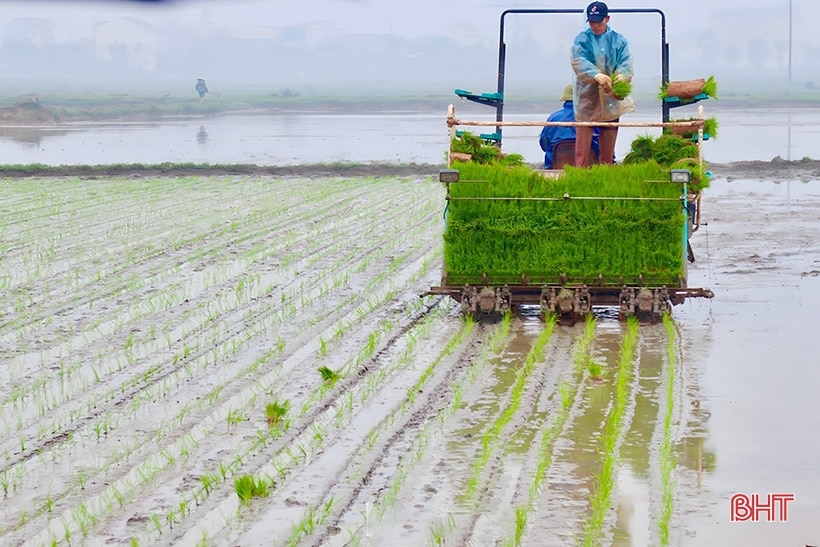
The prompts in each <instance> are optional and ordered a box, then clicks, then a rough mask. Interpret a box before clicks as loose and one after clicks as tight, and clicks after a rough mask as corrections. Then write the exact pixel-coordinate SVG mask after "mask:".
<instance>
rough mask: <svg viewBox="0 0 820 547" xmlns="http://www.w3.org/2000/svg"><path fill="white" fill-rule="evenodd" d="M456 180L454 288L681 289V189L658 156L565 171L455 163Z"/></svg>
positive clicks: (451, 210) (450, 245)
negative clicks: (642, 282) (552, 175)
mask: <svg viewBox="0 0 820 547" xmlns="http://www.w3.org/2000/svg"><path fill="white" fill-rule="evenodd" d="M457 167H458V169H459V171H460V181H459V182H456V183H450V186H449V192H450V201H449V204H448V210H447V227H446V231H445V234H444V259H445V268H446V272H445V273H446V282H447V283H448V284H454V285H457V284H463V283H472V284H474V283H481V282H482V281H483V274H486V275H487V277H488V278H489V281H490V282H492V283H520V282H521V280H522V276H525V277H526V278H527V279H528V280H530V282H533V283H557V282H558V281H559V279H560V276H561V275H562V274H566V275H567V276H569V277H570V278H571V279H572V280H574V281H585V282H590V283H592V282H596V283H597V282H598V276H599V275H600V276H603V280H604V282H605V283H615V284H621V283H623V282H624V281H627V282H630V283H633V282H635V281H636V280H637V279H638V277H639V276H643V277H644V279H646V280H651V281H652V282H655V283H658V284H667V285H673V286H677V285H678V284H679V283H680V277H681V276H682V275H683V273H684V272H683V259H682V257H683V245H684V240H683V228H684V219H685V217H684V210H683V202H682V196H683V188H682V186H681V185H680V184H673V183H670V182H669V173H668V170H666V169H664V168H662V167H660V166H659V165H657V164H656V163H654V162H644V163H640V164H634V165H616V166H606V165H598V166H593V167H592V168H590V169H575V168H569V167H568V168H566V170H565V175H564V176H563V177H560V178H558V179H548V178H545V177H543V176H542V175H540V174H539V173H538V172H536V171H532V170H530V169H529V168H528V167H526V166H517V167H508V166H500V165H481V164H477V163H472V162H469V163H459V164H457Z"/></svg>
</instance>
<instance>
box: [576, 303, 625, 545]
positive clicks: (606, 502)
mask: <svg viewBox="0 0 820 547" xmlns="http://www.w3.org/2000/svg"><path fill="white" fill-rule="evenodd" d="M637 341H638V321H637V319H635V318H634V317H630V318H629V319H628V321H627V324H626V332H625V333H624V337H623V341H622V342H621V347H620V353H619V356H618V363H617V365H618V370H617V377H616V378H615V390H614V398H613V400H612V403H611V405H610V407H609V413H608V415H607V417H606V421H605V422H604V426H603V431H602V432H601V436H602V441H603V442H602V444H603V447H602V450H603V451H602V455H601V456H602V458H601V467H600V469H599V470H598V473H597V475H596V477H595V484H594V489H593V491H592V495H591V496H590V500H589V502H590V516H589V520H588V521H587V526H586V529H585V531H584V532H585V533H584V544H585V545H599V544H600V543H601V534H602V531H603V526H604V521H605V519H606V518H607V514H608V513H610V509H611V506H612V502H611V500H612V493H613V491H614V489H615V482H616V480H617V468H618V465H617V461H618V449H619V446H620V443H621V442H622V441H623V436H624V431H625V425H626V424H625V415H624V413H625V411H626V408H627V405H628V404H629V403H630V400H631V399H632V398H633V397H634V390H635V389H636V388H635V386H634V385H631V384H632V378H633V373H632V369H633V367H634V362H633V361H634V358H635V348H636V346H637ZM631 392H632V394H630V393H631Z"/></svg>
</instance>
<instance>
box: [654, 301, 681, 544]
mask: <svg viewBox="0 0 820 547" xmlns="http://www.w3.org/2000/svg"><path fill="white" fill-rule="evenodd" d="M663 325H664V327H665V328H666V333H667V336H668V342H667V344H666V360H667V361H666V370H664V373H663V375H662V376H663V379H664V391H665V393H664V395H665V397H664V398H663V399H662V400H665V401H666V407H665V408H664V409H663V422H662V423H663V430H662V438H661V446H660V450H659V454H658V459H659V460H660V475H661V495H660V498H661V499H660V514H659V515H658V517H657V523H658V524H657V525H658V540H659V542H660V545H669V532H670V529H669V525H670V521H671V519H672V511H673V509H674V500H673V497H672V496H673V491H674V488H675V485H674V484H673V483H672V472H673V471H674V469H675V465H676V463H677V462H676V460H675V455H674V454H673V452H672V414H673V412H674V410H675V375H676V372H675V371H676V368H677V364H678V358H677V354H676V352H675V347H676V346H675V323H674V322H673V321H672V317H671V316H670V315H669V314H666V315H664V317H663Z"/></svg>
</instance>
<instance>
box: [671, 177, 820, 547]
mask: <svg viewBox="0 0 820 547" xmlns="http://www.w3.org/2000/svg"><path fill="white" fill-rule="evenodd" d="M763 177H765V174H763ZM708 195H709V199H708V202H707V203H706V205H705V207H704V215H705V216H706V221H707V222H708V226H705V227H704V228H702V231H700V232H698V233H697V234H695V236H694V238H693V242H694V246H695V253H696V254H697V256H698V262H696V264H695V265H694V267H693V268H692V269H691V270H690V277H691V280H690V284H692V285H693V286H702V285H705V286H709V287H711V288H712V289H713V290H714V291H715V293H716V296H715V299H714V300H713V301H711V302H695V301H691V302H690V303H687V304H686V305H684V306H682V307H681V309H680V310H679V311H678V312H677V314H676V315H677V323H678V325H679V329H680V337H681V340H682V348H683V354H684V363H683V367H682V370H681V374H683V375H684V376H685V377H686V380H685V382H684V383H685V385H686V389H687V391H686V392H685V393H686V394H685V396H686V398H687V399H688V411H689V415H688V416H687V418H686V420H687V425H686V427H685V428H684V431H683V438H684V439H685V440H686V441H687V446H685V447H682V448H683V449H684V453H683V454H681V455H682V458H683V460H684V461H687V462H691V461H692V460H693V459H694V460H695V464H696V465H695V466H694V468H695V469H700V470H701V471H700V472H699V473H694V474H691V476H687V477H686V479H685V481H683V482H682V483H681V484H679V485H678V486H679V497H678V499H679V503H680V507H681V515H680V517H679V518H681V519H682V524H683V525H684V528H685V531H686V533H685V534H684V537H683V538H682V543H683V544H687V545H787V544H789V545H805V544H811V545H816V544H818V543H820V527H818V524H817V520H816V516H817V514H819V513H820V494H818V492H820V473H818V472H817V453H818V450H820V444H818V443H819V441H818V437H817V431H818V428H820V415H818V412H817V402H816V401H817V389H818V388H817V386H818V385H820V384H818V382H820V368H819V367H818V364H820V358H819V357H818V355H820V338H819V337H818V336H817V324H816V323H817V310H818V308H819V307H820V243H818V242H819V241H820V222H818V221H820V182H817V181H814V182H809V183H803V182H794V181H791V182H790V181H781V182H770V181H765V182H761V181H751V180H737V181H732V182H726V181H724V180H717V181H715V183H714V184H713V187H712V188H710V189H709V190H708ZM735 493H745V494H752V493H759V494H761V495H766V494H768V493H789V494H791V493H793V494H794V495H795V500H794V501H793V502H791V503H789V505H788V522H785V523H767V522H758V523H751V522H734V523H733V522H730V505H729V499H730V497H731V496H732V495H733V494H735ZM761 516H762V517H763V520H765V514H761Z"/></svg>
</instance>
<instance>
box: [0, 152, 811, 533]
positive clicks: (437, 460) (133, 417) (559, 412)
mask: <svg viewBox="0 0 820 547" xmlns="http://www.w3.org/2000/svg"><path fill="white" fill-rule="evenodd" d="M386 169H387V168H386ZM425 169H426V168H420V172H419V173H418V174H416V175H407V176H402V177H398V176H388V172H387V171H386V172H384V173H381V174H380V176H349V175H339V176H332V175H328V174H327V173H325V172H323V173H322V176H314V177H309V176H299V177H297V176H271V175H269V174H247V175H225V174H220V175H214V176H208V175H198V176H166V177H162V178H154V177H138V176H128V177H110V176H96V177H90V178H77V177H71V176H65V177H52V178H13V179H5V180H2V181H0V207H2V217H3V220H4V221H3V224H2V227H1V228H0V230H2V232H1V233H2V240H1V241H2V245H3V259H2V262H0V286H2V299H3V300H2V302H0V324H2V328H0V362H2V367H0V374H2V378H3V382H0V407H2V416H3V420H2V430H0V486H2V488H3V502H2V504H0V543H2V544H3V545H52V544H61V545H69V544H71V545H101V544H110V545H243V546H253V545H408V546H410V545H428V544H429V545H442V544H446V545H564V544H577V543H580V544H589V545H599V544H602V545H609V544H612V545H725V544H745V545H771V544H797V545H805V544H812V545H813V544H818V543H820V531H818V527H817V525H816V518H815V515H816V514H817V512H818V510H820V495H818V494H817V492H818V491H820V474H818V473H817V472H816V451H817V446H816V444H817V440H816V434H815V432H816V431H817V430H818V426H820V423H818V421H820V419H819V418H818V413H817V412H816V408H817V405H816V402H815V400H816V397H815V394H816V390H817V385H818V380H820V372H818V367H817V364H818V354H820V339H818V337H817V336H816V333H815V331H816V328H815V326H814V322H815V317H816V310H817V309H818V305H820V243H818V241H820V222H818V221H820V183H818V180H817V179H818V177H817V176H816V174H815V171H814V169H815V166H814V164H813V163H811V162H803V163H801V162H791V163H789V162H785V163H783V162H775V163H772V162H762V163H740V164H716V165H715V166H714V167H713V171H714V173H715V179H714V180H713V182H712V186H711V187H710V188H709V189H707V190H706V191H705V193H704V201H703V219H702V220H703V222H704V225H703V226H702V227H701V229H700V230H699V231H698V232H697V233H696V234H695V235H694V236H693V238H692V246H693V250H694V252H695V255H696V259H697V260H696V262H695V263H694V264H692V265H691V266H690V271H689V277H690V278H689V285H690V286H693V287H700V286H704V287H709V288H711V289H712V290H713V291H714V292H715V298H714V299H712V300H690V301H688V302H686V303H684V304H683V305H681V306H677V307H675V309H674V314H673V318H672V320H671V321H667V322H666V323H663V324H657V325H637V324H632V323H626V322H618V321H617V319H615V318H614V317H613V315H612V313H610V312H609V311H608V310H605V309H601V310H598V313H597V314H596V316H595V317H594V318H592V319H591V320H590V321H588V322H587V323H585V324H582V323H579V324H576V325H561V324H555V323H553V322H550V321H548V322H543V321H541V320H540V319H539V318H538V316H537V312H536V311H535V310H527V309H523V310H521V311H520V313H518V314H517V315H515V316H513V317H510V318H508V319H507V320H503V321H498V322H495V323H478V324H476V323H473V322H470V321H465V320H464V319H462V318H461V317H460V316H459V313H458V308H457V305H456V304H455V303H454V302H452V301H449V300H447V299H443V298H438V297H424V298H421V297H419V295H420V294H421V293H423V292H424V291H425V290H426V289H427V288H429V287H430V286H432V285H436V284H438V282H439V276H440V268H441V256H442V248H441V229H442V226H443V220H442V214H443V205H444V190H443V188H441V186H440V185H439V183H438V182H436V181H435V180H433V178H431V177H430V176H428V175H426V174H425ZM320 369H321V370H320ZM735 494H748V495H752V494H759V495H760V496H761V497H765V496H766V495H768V494H789V495H793V497H794V499H793V500H792V501H788V502H786V505H787V514H786V515H785V517H786V518H785V519H783V518H780V517H781V515H780V513H778V514H777V515H773V517H776V518H772V519H771V520H775V521H776V522H767V520H768V519H767V517H768V513H767V512H766V511H763V512H762V513H760V517H761V518H760V519H759V522H732V521H731V518H730V517H731V507H730V500H731V498H732V496H733V495H735Z"/></svg>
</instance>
